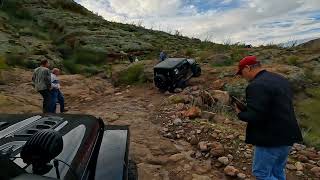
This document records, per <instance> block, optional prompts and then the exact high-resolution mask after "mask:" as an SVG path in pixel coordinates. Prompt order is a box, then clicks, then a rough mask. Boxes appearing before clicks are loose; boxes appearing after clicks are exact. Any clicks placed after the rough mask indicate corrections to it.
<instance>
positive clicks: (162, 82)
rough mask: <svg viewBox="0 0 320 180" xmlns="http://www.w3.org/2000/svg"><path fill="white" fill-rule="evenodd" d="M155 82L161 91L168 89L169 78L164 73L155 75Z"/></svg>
mask: <svg viewBox="0 0 320 180" xmlns="http://www.w3.org/2000/svg"><path fill="white" fill-rule="evenodd" d="M154 84H155V86H156V87H157V88H159V89H160V90H161V91H167V89H168V83H167V78H166V77H165V76H164V75H162V74H158V75H156V76H155V77H154Z"/></svg>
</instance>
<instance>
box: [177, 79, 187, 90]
mask: <svg viewBox="0 0 320 180" xmlns="http://www.w3.org/2000/svg"><path fill="white" fill-rule="evenodd" d="M186 87H187V82H186V81H184V80H180V81H179V82H178V83H177V88H181V89H184V88H186Z"/></svg>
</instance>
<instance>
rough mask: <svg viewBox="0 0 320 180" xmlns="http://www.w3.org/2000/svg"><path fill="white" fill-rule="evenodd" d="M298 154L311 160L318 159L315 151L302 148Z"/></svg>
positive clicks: (319, 157)
mask: <svg viewBox="0 0 320 180" xmlns="http://www.w3.org/2000/svg"><path fill="white" fill-rule="evenodd" d="M300 154H302V155H305V156H307V157H308V159H310V160H313V161H318V160H320V156H319V155H318V154H317V153H316V152H315V151H306V150H302V151H300Z"/></svg>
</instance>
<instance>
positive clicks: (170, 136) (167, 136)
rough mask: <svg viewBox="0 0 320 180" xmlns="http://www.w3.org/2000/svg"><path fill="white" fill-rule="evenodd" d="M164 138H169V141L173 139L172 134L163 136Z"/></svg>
mask: <svg viewBox="0 0 320 180" xmlns="http://www.w3.org/2000/svg"><path fill="white" fill-rule="evenodd" d="M163 136H164V137H166V138H169V139H172V138H173V135H172V133H167V134H165V135H163Z"/></svg>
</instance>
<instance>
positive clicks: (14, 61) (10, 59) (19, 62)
mask: <svg viewBox="0 0 320 180" xmlns="http://www.w3.org/2000/svg"><path fill="white" fill-rule="evenodd" d="M26 57H27V56H26V55H21V54H7V55H6V56H5V60H6V63H7V64H8V65H9V66H23V67H24V66H25V64H26V63H25V59H26Z"/></svg>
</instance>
